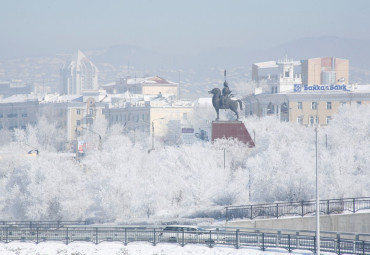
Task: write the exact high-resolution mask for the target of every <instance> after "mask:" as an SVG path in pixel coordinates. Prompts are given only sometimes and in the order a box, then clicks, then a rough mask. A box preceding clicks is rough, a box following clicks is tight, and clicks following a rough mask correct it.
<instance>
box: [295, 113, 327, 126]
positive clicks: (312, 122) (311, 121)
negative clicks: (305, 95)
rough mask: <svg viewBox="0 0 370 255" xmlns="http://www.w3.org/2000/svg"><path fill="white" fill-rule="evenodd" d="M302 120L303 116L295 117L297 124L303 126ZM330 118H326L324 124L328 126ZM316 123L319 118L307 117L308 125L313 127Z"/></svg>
mask: <svg viewBox="0 0 370 255" xmlns="http://www.w3.org/2000/svg"><path fill="white" fill-rule="evenodd" d="M303 118H304V116H303V115H300V116H298V117H297V123H298V124H303ZM331 119H332V118H331V116H326V119H325V121H326V124H329V122H330V121H331ZM316 123H319V116H309V117H308V124H310V125H313V124H316Z"/></svg>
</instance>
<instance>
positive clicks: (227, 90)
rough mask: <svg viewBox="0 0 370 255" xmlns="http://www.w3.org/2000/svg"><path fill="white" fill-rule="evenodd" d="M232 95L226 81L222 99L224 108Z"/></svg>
mask: <svg viewBox="0 0 370 255" xmlns="http://www.w3.org/2000/svg"><path fill="white" fill-rule="evenodd" d="M230 94H231V90H230V89H229V85H228V84H227V81H225V82H224V88H223V89H222V98H221V99H222V100H221V103H222V105H221V106H222V107H224V106H225V103H226V100H227V98H228V97H229V95H230Z"/></svg>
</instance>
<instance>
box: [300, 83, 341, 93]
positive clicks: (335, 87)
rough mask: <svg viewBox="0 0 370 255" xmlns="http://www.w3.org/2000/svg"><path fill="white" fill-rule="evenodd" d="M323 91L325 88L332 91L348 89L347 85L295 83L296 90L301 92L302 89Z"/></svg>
mask: <svg viewBox="0 0 370 255" xmlns="http://www.w3.org/2000/svg"><path fill="white" fill-rule="evenodd" d="M302 90H303V91H323V90H331V91H348V89H347V85H301V84H294V92H301V91H302Z"/></svg>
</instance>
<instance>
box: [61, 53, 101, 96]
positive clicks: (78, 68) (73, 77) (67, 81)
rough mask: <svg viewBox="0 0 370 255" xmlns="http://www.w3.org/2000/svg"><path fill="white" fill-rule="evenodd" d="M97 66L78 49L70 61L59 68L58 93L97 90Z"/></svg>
mask: <svg viewBox="0 0 370 255" xmlns="http://www.w3.org/2000/svg"><path fill="white" fill-rule="evenodd" d="M98 73H99V70H98V68H97V67H96V66H95V65H94V64H93V63H92V62H91V61H90V60H89V59H88V58H87V57H86V56H85V54H83V53H82V52H81V51H80V50H78V52H77V54H76V55H74V56H73V59H72V61H71V62H67V63H66V64H65V65H64V66H63V67H62V68H61V70H60V89H59V92H60V94H67V95H70V94H77V95H80V94H82V93H83V92H84V91H91V90H98V89H99V84H98Z"/></svg>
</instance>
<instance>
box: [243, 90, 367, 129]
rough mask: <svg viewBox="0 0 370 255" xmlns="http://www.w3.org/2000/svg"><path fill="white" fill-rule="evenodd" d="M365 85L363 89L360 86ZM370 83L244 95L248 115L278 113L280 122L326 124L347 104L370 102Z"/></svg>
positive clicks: (275, 114)
mask: <svg viewBox="0 0 370 255" xmlns="http://www.w3.org/2000/svg"><path fill="white" fill-rule="evenodd" d="M361 87H363V88H361ZM368 87H369V86H367V85H362V86H361V85H358V86H357V87H356V88H354V86H353V88H351V90H348V89H347V88H346V89H345V90H341V91H326V90H324V91H309V92H304V91H297V92H291V93H279V94H267V93H264V94H258V95H251V96H247V97H245V98H244V102H245V106H246V107H245V108H246V109H245V112H246V115H247V116H250V115H255V116H258V117H264V116H270V115H271V116H276V117H277V118H278V119H279V120H281V121H290V122H295V123H299V124H303V125H312V124H316V123H317V124H319V125H326V124H328V123H329V121H330V120H331V119H332V117H333V115H334V114H335V113H336V112H337V111H338V109H339V107H340V106H341V105H344V104H370V90H369V89H367V88H368Z"/></svg>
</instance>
